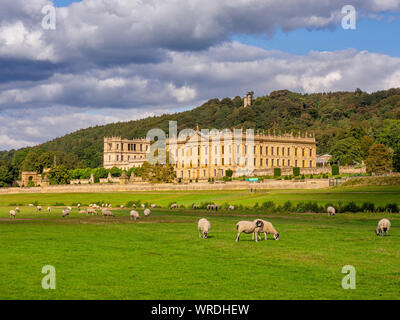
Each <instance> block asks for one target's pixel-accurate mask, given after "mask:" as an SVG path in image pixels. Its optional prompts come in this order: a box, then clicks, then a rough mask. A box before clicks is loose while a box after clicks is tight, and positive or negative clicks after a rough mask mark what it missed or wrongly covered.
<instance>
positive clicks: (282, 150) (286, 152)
mask: <svg viewBox="0 0 400 320" xmlns="http://www.w3.org/2000/svg"><path fill="white" fill-rule="evenodd" d="M257 148H259V149H258V150H259V151H260V155H266V156H268V155H271V156H274V155H276V156H279V155H280V156H290V154H291V152H290V147H265V149H264V147H263V146H258V147H257V146H255V147H254V154H256V153H257ZM298 149H299V148H294V156H295V157H297V156H298V153H299V151H298ZM186 150H189V152H190V156H192V155H193V150H195V148H181V154H182V157H184V156H185V151H186ZM306 150H307V149H306V148H302V149H301V155H302V156H303V157H305V155H306V152H307V151H306ZM203 151H204V154H205V155H208V147H207V146H206V147H204V148H203ZM263 152H264V153H263ZM236 153H237V154H240V146H238V145H237V146H236ZM244 153H245V154H247V146H244ZM197 154H201V149H200V147H198V150H197ZM214 154H216V155H217V154H218V146H214ZM221 154H225V146H221ZM229 154H232V146H231V145H230V146H229ZM309 155H310V157H312V156H313V149H309ZM176 156H178V149H176Z"/></svg>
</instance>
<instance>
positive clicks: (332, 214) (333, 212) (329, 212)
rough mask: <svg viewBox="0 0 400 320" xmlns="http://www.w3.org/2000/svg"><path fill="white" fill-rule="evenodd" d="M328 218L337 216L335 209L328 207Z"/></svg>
mask: <svg viewBox="0 0 400 320" xmlns="http://www.w3.org/2000/svg"><path fill="white" fill-rule="evenodd" d="M327 211H328V216H334V215H335V214H336V210H335V208H334V207H328V209H327Z"/></svg>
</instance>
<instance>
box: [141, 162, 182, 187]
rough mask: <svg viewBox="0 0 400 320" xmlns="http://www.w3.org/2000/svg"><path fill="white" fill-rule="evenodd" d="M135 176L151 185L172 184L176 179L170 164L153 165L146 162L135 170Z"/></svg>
mask: <svg viewBox="0 0 400 320" xmlns="http://www.w3.org/2000/svg"><path fill="white" fill-rule="evenodd" d="M137 174H138V175H139V176H140V177H141V178H142V179H143V180H144V181H150V182H151V183H161V182H167V183H169V182H173V181H174V180H175V178H176V174H175V171H174V167H173V166H172V165H170V164H164V165H161V164H155V165H152V164H150V163H148V162H145V163H143V165H142V167H140V168H139V169H138V170H137Z"/></svg>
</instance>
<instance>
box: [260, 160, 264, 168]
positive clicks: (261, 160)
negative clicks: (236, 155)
mask: <svg viewBox="0 0 400 320" xmlns="http://www.w3.org/2000/svg"><path fill="white" fill-rule="evenodd" d="M262 163H263V161H262V159H260V167H262Z"/></svg>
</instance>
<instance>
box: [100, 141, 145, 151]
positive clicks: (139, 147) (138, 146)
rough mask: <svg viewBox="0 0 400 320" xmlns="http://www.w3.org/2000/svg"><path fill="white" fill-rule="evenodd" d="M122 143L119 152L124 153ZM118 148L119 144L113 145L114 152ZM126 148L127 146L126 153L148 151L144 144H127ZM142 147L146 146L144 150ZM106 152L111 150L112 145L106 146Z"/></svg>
mask: <svg viewBox="0 0 400 320" xmlns="http://www.w3.org/2000/svg"><path fill="white" fill-rule="evenodd" d="M124 145H125V144H124V143H121V151H124ZM119 146H120V144H119V143H117V144H116V145H115V148H116V150H119ZM127 146H128V151H140V152H143V150H145V151H147V150H148V149H149V145H147V144H146V145H144V144H139V143H138V144H136V143H128V144H127ZM143 146H146V147H145V148H144V147H143ZM108 150H109V151H110V150H112V143H109V144H108Z"/></svg>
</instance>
